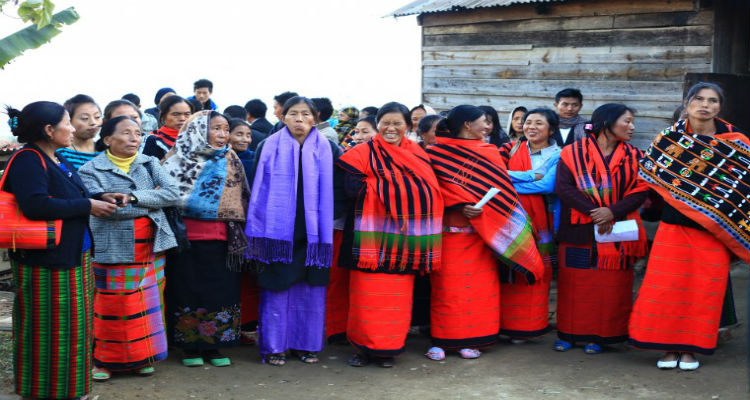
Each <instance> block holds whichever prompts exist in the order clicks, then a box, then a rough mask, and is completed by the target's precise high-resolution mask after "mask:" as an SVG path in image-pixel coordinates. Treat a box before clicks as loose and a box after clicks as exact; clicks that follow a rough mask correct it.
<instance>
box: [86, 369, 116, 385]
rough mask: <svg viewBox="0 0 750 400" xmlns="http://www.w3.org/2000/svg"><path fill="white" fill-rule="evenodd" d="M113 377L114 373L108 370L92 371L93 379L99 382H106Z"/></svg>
mask: <svg viewBox="0 0 750 400" xmlns="http://www.w3.org/2000/svg"><path fill="white" fill-rule="evenodd" d="M111 377H112V373H111V372H110V371H109V370H108V369H104V368H99V367H94V368H92V369H91V379H93V380H95V381H97V382H106V381H108V380H109V378H111Z"/></svg>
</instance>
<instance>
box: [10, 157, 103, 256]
mask: <svg viewBox="0 0 750 400" xmlns="http://www.w3.org/2000/svg"><path fill="white" fill-rule="evenodd" d="M24 148H32V149H35V150H37V151H38V152H39V153H40V154H41V155H42V157H44V162H45V163H46V164H47V170H46V171H45V170H44V167H43V166H42V161H41V160H40V159H39V156H38V155H36V154H35V153H34V152H31V151H25V152H23V153H21V154H19V155H18V156H17V157H16V158H15V160H13V163H12V164H11V166H10V168H9V169H8V170H7V171H6V173H8V174H9V175H8V178H7V181H6V186H5V190H7V191H8V192H11V193H13V194H14V195H15V196H16V200H17V201H18V204H19V206H20V208H21V212H22V213H23V215H24V216H25V217H26V218H28V219H33V220H54V219H62V220H63V224H62V236H61V238H60V245H58V246H57V247H55V248H54V249H50V250H16V251H11V252H10V256H11V258H13V259H14V260H15V261H17V262H19V263H21V264H26V265H33V266H41V267H49V268H57V269H69V268H72V267H73V266H76V265H80V264H81V252H82V250H83V238H84V234H85V232H87V231H88V229H89V213H90V211H91V203H90V201H89V199H88V197H89V193H88V191H87V190H86V186H84V184H83V182H82V181H81V179H80V178H79V177H78V174H77V173H76V172H75V170H74V168H73V165H71V164H70V163H69V162H68V161H67V160H66V159H65V158H64V157H61V156H59V155H58V156H57V157H58V159H59V160H60V161H61V162H62V163H63V164H64V165H65V167H66V168H67V170H68V171H70V172H69V173H67V172H65V171H64V170H63V169H62V168H60V167H59V166H58V165H57V164H55V162H54V161H52V160H51V159H50V158H49V157H47V155H45V154H44V153H43V152H42V151H41V149H39V148H38V147H36V146H34V145H31V144H27V145H26V146H24ZM88 232H89V235H90V234H91V233H90V231H88Z"/></svg>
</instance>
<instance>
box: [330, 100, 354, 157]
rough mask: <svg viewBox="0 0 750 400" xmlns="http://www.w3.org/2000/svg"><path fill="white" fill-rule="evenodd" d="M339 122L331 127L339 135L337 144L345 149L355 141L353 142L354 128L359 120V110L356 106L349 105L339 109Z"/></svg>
mask: <svg viewBox="0 0 750 400" xmlns="http://www.w3.org/2000/svg"><path fill="white" fill-rule="evenodd" d="M338 118H339V123H338V124H336V126H335V127H334V128H333V129H334V130H335V131H336V133H338V135H339V144H340V145H341V148H342V149H343V150H344V151H346V150H349V149H350V148H351V147H352V146H354V145H355V144H356V143H355V142H354V128H356V127H357V120H359V110H358V109H357V107H354V106H349V107H344V108H342V109H341V110H339V114H338Z"/></svg>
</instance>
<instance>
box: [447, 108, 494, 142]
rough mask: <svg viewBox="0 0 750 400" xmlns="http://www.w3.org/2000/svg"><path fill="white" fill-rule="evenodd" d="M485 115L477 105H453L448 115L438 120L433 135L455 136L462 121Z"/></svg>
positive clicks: (459, 131) (462, 123)
mask: <svg viewBox="0 0 750 400" xmlns="http://www.w3.org/2000/svg"><path fill="white" fill-rule="evenodd" d="M485 115H486V113H485V112H484V110H482V109H481V108H479V107H476V106H472V105H468V104H462V105H460V106H455V107H453V108H452V109H451V111H450V112H449V113H448V117H447V118H446V119H445V120H443V121H440V123H439V124H438V126H439V129H437V130H436V131H435V136H442V137H451V138H455V137H458V135H459V134H460V133H461V128H463V126H464V123H466V122H471V121H476V120H477V119H479V118H482V117H484V116H485Z"/></svg>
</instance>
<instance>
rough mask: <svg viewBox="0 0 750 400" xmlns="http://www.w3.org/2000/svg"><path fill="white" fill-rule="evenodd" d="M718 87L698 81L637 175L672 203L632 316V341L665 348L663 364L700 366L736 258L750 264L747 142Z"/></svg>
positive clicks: (712, 341) (713, 339)
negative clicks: (723, 115)
mask: <svg viewBox="0 0 750 400" xmlns="http://www.w3.org/2000/svg"><path fill="white" fill-rule="evenodd" d="M723 103H724V94H723V92H722V90H721V88H720V87H719V86H717V85H715V84H712V83H706V82H699V83H697V84H695V85H694V86H693V87H691V88H690V90H689V91H688V93H687V96H686V97H685V110H686V112H687V118H685V119H682V120H680V121H678V122H677V123H676V124H675V125H674V126H672V127H671V128H668V129H665V130H664V131H662V132H661V133H659V135H657V137H656V138H655V139H654V142H653V143H652V144H651V146H650V147H649V149H648V150H647V151H646V155H645V157H643V159H642V160H641V163H640V175H641V177H643V179H645V180H646V182H647V183H648V186H649V187H650V188H652V189H654V190H655V191H656V192H657V193H658V194H659V195H660V196H661V197H662V198H663V199H664V202H665V207H664V210H663V212H662V220H661V223H660V224H659V229H658V230H657V232H656V237H655V238H654V244H653V247H652V249H651V254H650V256H649V262H648V266H647V267H646V276H645V278H644V280H643V285H641V288H640V291H639V293H638V298H637V299H636V302H635V305H634V306H633V313H632V315H631V317H630V343H631V344H633V345H634V346H636V347H639V348H643V349H650V350H661V351H664V352H666V354H665V355H664V356H663V357H662V358H661V359H660V360H659V361H658V362H657V367H659V368H664V369H669V368H676V367H678V366H679V367H680V369H683V370H694V369H697V368H698V367H699V366H700V364H699V362H698V360H697V359H696V358H695V356H694V354H695V353H699V354H706V355H710V354H713V352H714V350H715V349H716V343H717V333H718V330H719V325H720V322H721V313H722V309H721V303H722V300H723V299H724V298H725V296H726V294H725V292H726V290H727V287H728V284H727V277H728V275H729V264H730V261H731V259H732V258H733V257H738V258H740V259H741V260H743V261H744V262H746V263H748V262H750V234H749V233H748V232H749V231H748V215H750V209H749V208H748V207H749V206H750V203H748V202H747V200H746V199H747V198H748V196H750V173H748V172H750V140H748V138H747V136H745V135H744V134H743V133H741V132H739V131H738V130H737V128H736V127H734V126H733V125H732V124H730V123H728V122H726V121H724V120H722V119H720V118H718V117H717V115H718V113H719V111H720V110H721V107H722V105H723Z"/></svg>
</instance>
